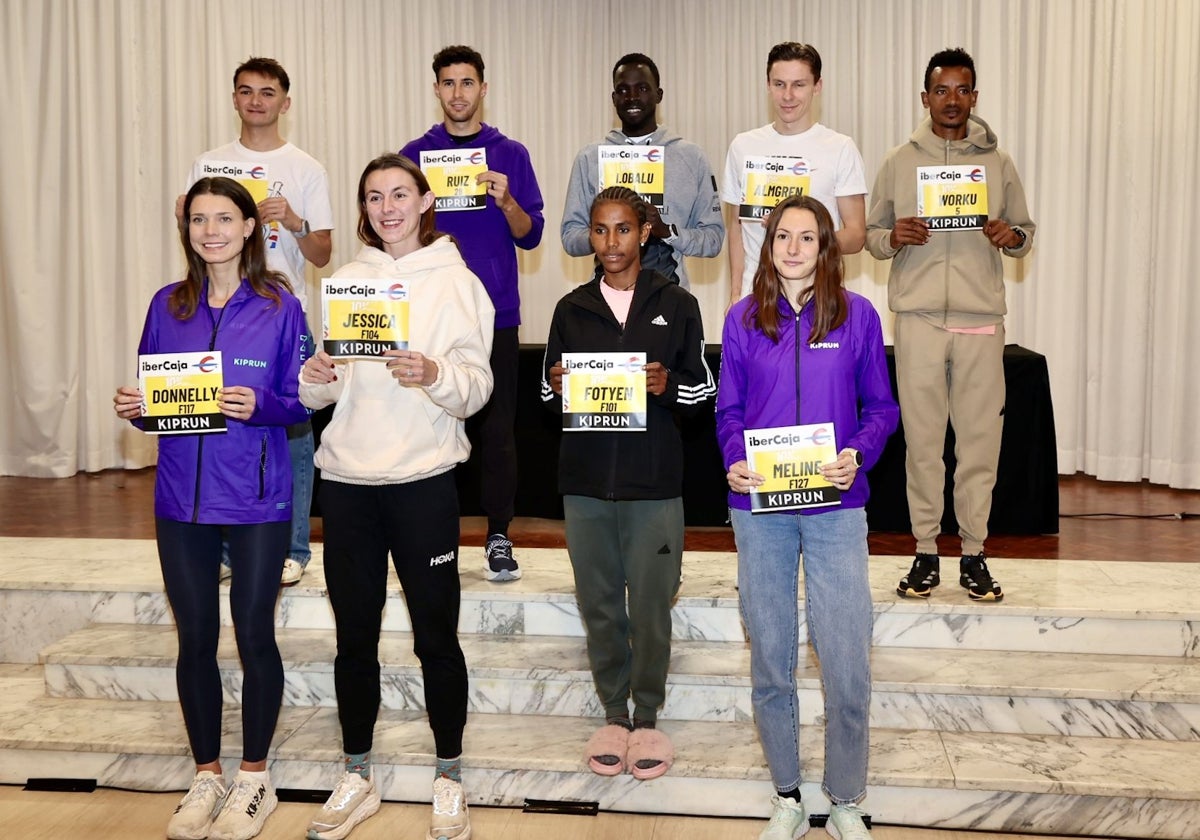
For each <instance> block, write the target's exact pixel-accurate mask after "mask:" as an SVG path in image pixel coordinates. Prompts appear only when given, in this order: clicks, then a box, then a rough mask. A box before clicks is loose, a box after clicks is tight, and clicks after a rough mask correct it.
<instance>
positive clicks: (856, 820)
mask: <svg viewBox="0 0 1200 840" xmlns="http://www.w3.org/2000/svg"><path fill="white" fill-rule="evenodd" d="M866 815H867V812H866V811H864V810H863V809H862V808H859V807H858V806H857V805H854V804H850V805H834V806H833V808H832V809H831V810H830V812H829V819H828V820H827V821H826V822H825V832H826V833H827V834H828V835H829V836H830V837H832V838H834V840H871V832H869V831H867V826H866V825H865V824H864V823H863V817H865V816H866Z"/></svg>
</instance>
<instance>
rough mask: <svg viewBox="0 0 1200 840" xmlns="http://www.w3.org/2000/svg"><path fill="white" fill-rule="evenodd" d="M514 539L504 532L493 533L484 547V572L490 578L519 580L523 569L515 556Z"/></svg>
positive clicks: (500, 580) (499, 581) (491, 579)
mask: <svg viewBox="0 0 1200 840" xmlns="http://www.w3.org/2000/svg"><path fill="white" fill-rule="evenodd" d="M512 548H513V546H512V540H510V539H509V538H508V537H506V536H504V535H503V534H492V535H491V536H490V537H488V539H487V543H486V544H485V545H484V548H483V556H484V561H485V562H484V566H483V574H484V576H485V577H487V579H488V580H490V581H494V582H496V583H503V582H504V581H506V580H517V579H519V578H520V577H521V570H520V569H519V568H517V561H516V560H515V559H514V558H513V553H512Z"/></svg>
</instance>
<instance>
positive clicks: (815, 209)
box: [745, 195, 848, 344]
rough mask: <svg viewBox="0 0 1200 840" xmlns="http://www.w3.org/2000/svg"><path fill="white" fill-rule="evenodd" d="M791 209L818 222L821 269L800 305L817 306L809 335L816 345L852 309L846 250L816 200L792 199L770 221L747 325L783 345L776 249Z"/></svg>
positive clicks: (796, 197)
mask: <svg viewBox="0 0 1200 840" xmlns="http://www.w3.org/2000/svg"><path fill="white" fill-rule="evenodd" d="M791 209H796V210H809V211H811V212H812V214H813V215H814V216H815V217H816V219H817V246H818V247H817V267H816V269H815V270H814V271H813V282H812V285H811V286H809V287H808V288H806V289H804V290H803V291H802V292H801V293H800V299H799V300H798V301H797V303H798V304H799V306H800V307H801V308H803V307H804V306H805V305H806V304H807V303H808V302H809V301H810V300H811V301H812V302H813V309H814V312H813V326H812V332H810V333H809V335H808V343H809V344H813V343H815V342H818V341H821V340H822V339H823V338H825V336H827V335H828V334H829V332H830V331H831V330H835V329H837V328H838V327H840V326H841V325H842V324H843V323H844V322H845V320H846V313H847V310H848V307H847V305H846V293H845V290H844V289H843V288H842V249H841V248H839V247H838V242H837V237H836V236H835V235H834V234H835V231H834V228H833V217H832V216H830V215H829V211H828V210H826V209H825V205H824V204H822V203H821V202H819V201H817V200H816V199H815V198H813V197H812V196H808V195H803V196H801V195H794V196H791V197H790V198H787V199H785V200H784V201H781V202H779V204H778V205H776V207H775V209H773V210H772V211H771V215H770V216H768V217H767V233H766V236H765V238H764V239H763V244H762V251H761V252H760V253H759V255H758V271H756V272H755V273H754V290H753V292H752V293H751V294H752V295H753V297H754V303H755V305H754V306H751V307H748V308H747V309H746V315H745V324H746V326H747V327H749V328H751V329H760V330H762V331H763V333H764V334H765V335H766V336H767V337H768V338H769V339H771V340H772V341H774V342H778V341H779V296H780V295H781V294H783V283H782V282H780V280H779V274H778V272H776V271H775V261H774V259H773V255H772V246H773V245H774V244H775V234H776V233H777V232H778V230H779V220H780V219H782V218H783V214H784V212H785V211H787V210H791ZM798 320H799V316H798V315H797V321H798Z"/></svg>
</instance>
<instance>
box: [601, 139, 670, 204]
mask: <svg viewBox="0 0 1200 840" xmlns="http://www.w3.org/2000/svg"><path fill="white" fill-rule="evenodd" d="M666 156H667V149H666V146H630V145H625V146H601V147H600V149H599V151H598V152H597V157H598V162H599V166H600V179H599V180H600V189H602V190H603V189H607V188H608V187H629V189H631V190H633V191H634V192H635V193H637V194H638V195H640V196H641V197H642V199H643V200H645V201H648V202H649V203H650V204H653V205H654V206H655V207H657V208H658V209H659V210H661V209H662V208H663V202H664V195H665V193H664V189H665V183H666V175H665V172H666V167H665V164H664V161H665V160H666Z"/></svg>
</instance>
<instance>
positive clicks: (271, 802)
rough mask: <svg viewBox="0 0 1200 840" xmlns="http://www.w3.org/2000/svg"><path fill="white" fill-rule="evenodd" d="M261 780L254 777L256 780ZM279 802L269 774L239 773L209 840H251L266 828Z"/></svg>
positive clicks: (213, 825)
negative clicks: (265, 825) (264, 826)
mask: <svg viewBox="0 0 1200 840" xmlns="http://www.w3.org/2000/svg"><path fill="white" fill-rule="evenodd" d="M256 776H257V777H259V778H255V777H256ZM278 804H279V800H278V799H276V798H275V788H273V787H271V781H270V779H268V778H267V777H266V773H265V772H264V773H262V774H261V776H260V774H258V773H254V774H250V773H247V772H245V771H244V770H239V771H238V774H237V775H236V776H234V777H233V784H232V785H230V786H229V796H228V797H226V799H225V807H223V808H222V809H221V813H219V814H218V815H217V818H216V819H215V820H213V824H212V830H211V831H210V832H209V833H208V837H209V840H250V838H251V837H254V836H255V835H257V834H258V833H259V832H260V831H262V829H263V824H264V823H266V821H267V817H269V816H271V812H272V811H274V810H275V806H276V805H278Z"/></svg>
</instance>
